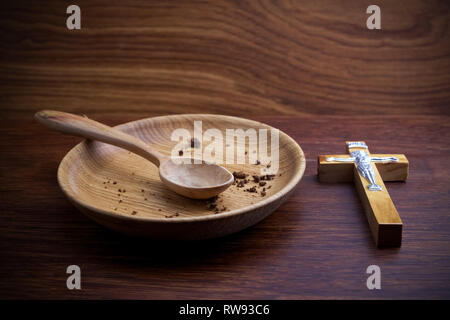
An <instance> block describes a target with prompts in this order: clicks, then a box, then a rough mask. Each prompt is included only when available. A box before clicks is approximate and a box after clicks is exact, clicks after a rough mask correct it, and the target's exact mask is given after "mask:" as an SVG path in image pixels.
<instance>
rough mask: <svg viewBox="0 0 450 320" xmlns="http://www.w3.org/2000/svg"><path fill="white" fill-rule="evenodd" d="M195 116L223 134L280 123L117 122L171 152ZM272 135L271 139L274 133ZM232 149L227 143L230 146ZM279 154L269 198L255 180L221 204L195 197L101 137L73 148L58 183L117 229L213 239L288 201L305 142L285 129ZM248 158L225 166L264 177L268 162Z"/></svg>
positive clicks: (215, 118)
mask: <svg viewBox="0 0 450 320" xmlns="http://www.w3.org/2000/svg"><path fill="white" fill-rule="evenodd" d="M194 120H202V122H203V128H202V129H203V132H205V131H206V130H207V129H209V128H217V129H219V130H220V131H222V133H223V135H224V137H225V130H226V129H238V128H242V129H243V130H247V129H248V128H254V129H256V130H257V131H258V129H260V128H266V129H273V128H272V127H270V126H268V125H265V124H262V123H260V122H255V121H251V120H247V119H242V118H236V117H229V116H221V115H205V114H201V115H199V114H190V115H173V116H164V117H156V118H149V119H142V120H138V121H133V122H129V123H124V124H121V125H119V126H117V127H116V128H118V129H120V130H122V131H124V132H127V133H129V134H131V135H134V136H136V137H139V138H140V139H142V140H143V141H145V142H147V143H149V144H150V145H151V146H152V147H154V148H155V149H157V150H158V151H160V152H162V153H164V154H167V155H169V154H171V151H172V149H173V148H174V147H175V146H176V145H177V144H178V142H174V141H171V134H172V132H173V130H175V129H177V128H184V129H187V130H188V131H190V132H191V134H192V135H193V127H194ZM268 131H269V132H270V130H268ZM268 137H269V139H270V135H268ZM260 139H262V137H260ZM269 141H270V140H269ZM249 143H250V142H249V141H248V139H247V143H246V145H237V148H245V150H251V148H249V147H250V146H249ZM203 147H205V145H204V146H203ZM225 148H226V145H225V142H224V151H225ZM182 150H183V153H184V156H186V155H187V154H188V153H189V152H193V150H194V149H192V148H191V145H190V143H188V144H186V145H183V146H182ZM269 150H270V146H269ZM271 151H274V150H271ZM236 153H237V152H236ZM279 160H280V162H279V171H278V173H277V174H276V176H275V177H274V179H273V180H270V181H267V183H266V185H265V186H264V187H265V188H266V189H265V190H266V194H265V196H262V194H261V192H262V190H263V188H264V187H261V186H259V185H258V184H256V183H254V182H249V183H247V184H246V185H245V187H241V188H239V187H238V186H237V185H232V186H231V187H230V188H229V189H227V190H226V191H225V192H223V193H222V194H220V196H219V198H218V199H217V200H216V201H215V204H216V205H215V206H214V205H211V203H210V202H209V201H205V200H192V199H188V198H185V197H182V196H180V195H178V194H176V193H174V192H172V191H170V190H169V189H168V188H167V187H165V185H164V184H163V183H162V182H161V181H160V179H159V176H158V169H157V168H156V166H154V165H153V164H152V163H150V162H149V161H147V160H144V159H143V158H141V157H139V156H137V155H134V154H132V153H130V152H128V151H126V150H123V149H120V148H117V147H114V146H111V145H107V144H104V143H101V142H96V141H88V140H86V141H83V142H81V143H80V144H78V145H77V146H75V147H74V148H73V149H72V150H70V151H69V153H68V154H67V155H66V156H65V157H64V159H63V160H62V161H61V164H60V166H59V169H58V182H59V185H60V186H61V188H62V190H63V192H64V193H65V194H66V196H67V197H68V199H69V200H70V201H71V202H72V203H73V204H74V205H75V206H76V207H77V208H79V209H80V210H81V211H82V212H83V213H85V214H86V215H87V216H88V217H90V218H92V219H93V220H95V221H96V222H98V223H99V224H102V225H104V226H106V227H108V228H110V229H112V230H115V231H118V232H122V233H125V234H129V235H133V236H146V237H152V238H160V239H206V238H214V237H220V236H224V235H227V234H231V233H233V232H237V231H240V230H242V229H245V228H247V227H249V226H252V225H254V224H255V223H257V222H259V221H261V220H262V219H264V218H265V217H267V216H268V215H269V214H270V213H272V212H273V211H274V210H276V209H277V208H278V207H279V206H280V205H281V204H282V203H283V202H284V201H285V200H286V198H287V197H288V195H289V194H290V193H291V192H292V191H293V189H294V188H295V186H296V185H297V184H298V183H299V181H300V179H301V178H302V176H303V172H304V170H305V157H304V154H303V151H302V149H301V148H300V147H299V145H298V144H297V143H296V142H295V141H294V140H292V138H290V137H289V136H288V135H286V134H285V133H283V132H281V131H280V132H279ZM245 162H246V164H233V165H228V164H223V165H224V166H225V167H226V168H227V169H228V170H230V171H231V172H234V171H243V172H245V173H247V174H249V175H250V176H249V178H250V180H252V179H251V176H252V175H261V171H260V170H261V168H263V167H265V166H263V165H262V164H260V165H256V164H255V163H249V160H248V152H247V156H246V161H245ZM252 186H255V187H256V189H257V192H256V193H252V192H248V191H245V189H248V188H251V187H252ZM217 210H218V211H219V212H217ZM280 218H282V217H280Z"/></svg>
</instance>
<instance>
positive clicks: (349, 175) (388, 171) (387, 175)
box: [318, 141, 409, 247]
mask: <svg viewBox="0 0 450 320" xmlns="http://www.w3.org/2000/svg"><path fill="white" fill-rule="evenodd" d="M346 144H347V148H348V151H349V155H320V156H319V164H318V175H319V181H320V182H348V181H354V183H355V186H356V190H357V191H358V194H359V197H360V198H361V202H362V205H363V207H364V210H365V212H366V217H367V220H368V221H369V226H370V230H371V232H372V235H373V238H374V240H375V244H376V246H377V247H400V246H401V243H402V220H401V219H400V216H399V215H398V212H397V209H395V206H394V203H393V202H392V200H391V197H390V196H389V193H388V191H387V189H386V186H385V185H384V182H383V181H405V180H406V179H407V178H408V167H409V163H408V159H406V157H405V155H403V154H395V155H386V154H374V155H371V154H370V152H369V148H368V147H367V145H366V143H365V142H364V141H347V142H346Z"/></svg>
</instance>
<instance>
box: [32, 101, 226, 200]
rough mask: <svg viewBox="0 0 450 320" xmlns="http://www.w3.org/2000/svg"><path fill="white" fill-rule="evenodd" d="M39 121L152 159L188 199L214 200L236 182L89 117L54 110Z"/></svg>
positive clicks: (221, 169)
mask: <svg viewBox="0 0 450 320" xmlns="http://www.w3.org/2000/svg"><path fill="white" fill-rule="evenodd" d="M35 118H36V119H37V120H38V121H39V122H40V123H42V124H43V125H45V126H47V127H49V128H50V129H53V130H56V131H60V132H63V133H67V134H70V135H75V136H80V137H84V138H88V139H92V140H98V141H101V142H104V143H108V144H112V145H114V146H117V147H120V148H123V149H126V150H128V151H131V152H133V153H135V154H137V155H140V156H141V157H143V158H145V159H147V160H150V161H151V162H152V163H153V164H154V165H156V166H157V167H159V177H160V178H161V180H162V181H163V182H164V183H165V184H166V185H167V187H168V188H169V189H171V190H173V191H175V192H176V193H178V194H181V195H183V196H185V197H188V198H193V199H208V198H211V197H214V196H216V195H218V194H219V193H221V192H223V191H225V190H226V189H227V188H228V187H229V186H230V185H231V184H232V183H233V181H234V177H233V175H232V174H231V173H230V172H229V171H228V170H227V169H225V168H224V167H221V166H219V165H216V164H210V163H207V162H205V161H202V163H201V164H191V163H190V161H189V163H188V164H185V163H183V162H182V161H180V162H182V163H181V164H178V163H176V162H175V161H172V160H173V159H171V157H168V156H165V155H163V154H161V153H159V152H157V151H156V150H153V149H152V148H150V147H149V146H148V145H147V144H146V143H144V142H143V141H142V140H139V139H137V138H135V137H133V136H131V135H129V134H126V133H124V132H122V131H119V130H117V129H114V128H111V127H109V126H107V125H104V124H102V123H100V122H97V121H94V120H91V119H89V118H85V117H80V116H77V115H74V114H70V113H65V112H59V111H51V110H43V111H39V112H37V113H36V114H35ZM178 159H180V160H183V159H182V158H178Z"/></svg>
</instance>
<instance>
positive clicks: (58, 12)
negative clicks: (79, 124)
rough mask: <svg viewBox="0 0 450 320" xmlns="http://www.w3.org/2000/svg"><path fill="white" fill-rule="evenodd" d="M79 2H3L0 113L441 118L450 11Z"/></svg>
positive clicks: (394, 4)
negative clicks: (373, 12) (376, 19)
mask: <svg viewBox="0 0 450 320" xmlns="http://www.w3.org/2000/svg"><path fill="white" fill-rule="evenodd" d="M77 4H78V5H79V6H80V8H81V11H82V13H81V14H82V26H81V30H79V31H70V30H68V29H67V28H66V25H65V20H66V17H67V15H66V13H65V12H66V7H67V3H65V2H61V1H57V0H54V1H45V3H43V2H42V1H21V0H18V1H2V4H1V8H0V9H1V10H0V17H1V19H0V40H1V41H0V59H1V60H0V72H1V74H2V76H1V80H0V88H1V91H0V95H1V107H2V110H3V111H7V112H21V111H28V110H30V109H32V110H33V111H37V110H38V109H39V108H48V109H59V108H61V107H64V108H65V111H69V112H77V113H86V114H92V112H104V111H110V112H114V113H124V114H127V113H129V112H133V113H134V114H140V117H145V116H148V115H149V114H159V115H163V114H168V113H186V112H187V110H189V112H196V113H221V114H223V113H226V114H230V115H237V116H239V115H240V114H241V112H242V110H246V114H247V115H257V114H259V113H260V112H261V110H264V112H265V113H266V114H267V113H268V114H272V115H280V114H284V115H301V114H322V113H324V112H326V113H332V114H352V113H353V112H354V111H353V110H357V112H359V113H363V114H373V113H378V114H380V113H382V114H403V113H404V112H406V111H407V112H408V113H409V114H440V113H445V114H449V108H448V105H449V103H450V72H449V69H450V59H449V53H450V45H449V43H450V30H449V24H448V21H450V11H449V3H448V1H418V0H417V1H410V0H399V1H388V0H380V1H378V2H377V5H379V6H380V7H381V8H382V31H373V30H367V28H366V24H365V22H366V18H367V16H368V15H367V14H366V13H365V12H366V8H367V6H368V4H367V3H366V2H365V1H345V2H343V3H340V4H339V5H337V4H336V2H335V1H334V0H322V1H287V0H286V1H267V0H264V1H256V0H250V1H239V0H236V1H176V2H175V1H169V2H166V1H92V0H89V1H87V0H81V1H78V2H77ZM319 106H320V108H319Z"/></svg>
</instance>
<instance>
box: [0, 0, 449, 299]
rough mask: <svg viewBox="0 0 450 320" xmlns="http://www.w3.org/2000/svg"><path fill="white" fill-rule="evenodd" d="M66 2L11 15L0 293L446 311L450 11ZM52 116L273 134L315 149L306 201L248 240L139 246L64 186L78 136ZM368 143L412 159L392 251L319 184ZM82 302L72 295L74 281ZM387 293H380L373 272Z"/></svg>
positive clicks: (3, 63)
mask: <svg viewBox="0 0 450 320" xmlns="http://www.w3.org/2000/svg"><path fill="white" fill-rule="evenodd" d="M77 4H78V5H80V7H81V10H82V30H80V31H79V32H78V31H76V32H75V31H69V30H67V29H66V27H65V19H66V14H65V10H66V6H67V5H68V3H64V2H61V1H56V0H55V1H45V2H44V1H22V0H17V1H2V2H1V4H0V7H1V10H0V17H1V19H0V40H1V41H0V71H1V76H0V115H1V117H0V147H1V150H2V151H1V157H0V177H1V183H0V197H1V198H0V200H1V203H2V209H1V214H0V261H1V262H0V297H1V298H45V299H47V298H54V299H61V298H67V299H72V298H100V299H103V298H134V299H145V298H149V299H152V298H153V299H164V298H167V299H174V298H175V299H180V298H189V299H196V298H205V299H208V298H236V299H239V298H243V299H245V298H249V297H251V298H278V299H281V298H291V299H295V298H331V299H333V298H425V299H429V298H450V288H449V283H450V246H449V242H450V217H449V215H448V208H449V197H448V194H449V188H448V186H449V185H450V178H449V177H450V172H449V166H448V159H449V157H450V149H449V145H450V143H449V142H450V134H449V132H450V125H449V123H450V118H449V114H450V113H449V110H450V90H449V89H450V72H449V70H450V55H449V52H450V28H449V23H448V21H449V20H450V19H449V4H448V1H419V0H411V1H405V0H400V1H377V4H378V5H379V6H380V7H381V9H382V28H383V30H382V31H381V32H378V31H369V30H367V29H366V28H365V19H366V16H367V15H366V14H365V9H366V6H367V5H368V3H365V2H364V1H342V2H340V3H339V5H337V4H336V1H332V0H329V1H325V0H323V1H214V2H207V1H205V2H200V1H195V2H187V1H176V2H175V1H170V2H166V1H152V2H150V1H139V2H138V1H130V0H127V1H77ZM43 108H51V109H57V110H61V111H67V112H76V113H80V114H82V113H85V114H89V115H91V116H92V117H95V119H97V120H99V121H103V122H105V123H108V124H111V125H115V124H120V123H124V122H127V121H132V120H137V119H140V118H146V117H150V116H155V115H164V114H172V113H191V112H192V113H194V112H195V113H220V114H228V115H235V116H241V117H246V118H251V119H254V120H259V121H263V122H265V123H268V124H269V125H272V126H275V127H278V128H280V129H281V130H283V131H285V132H286V133H287V134H289V135H290V136H292V137H293V138H294V139H295V140H296V141H297V142H298V143H299V144H300V145H301V146H302V148H303V150H304V151H305V154H306V158H307V170H306V172H305V176H304V177H303V179H302V181H301V183H300V185H299V187H298V188H296V189H295V191H294V193H293V195H292V197H291V198H290V200H289V201H287V202H286V203H285V204H284V205H283V206H281V207H280V208H279V209H278V210H277V211H276V212H275V213H274V214H273V215H271V216H270V217H268V218H267V219H266V220H264V221H263V222H261V223H260V224H258V225H256V226H255V227H253V228H250V229H248V230H246V231H244V232H240V233H238V234H235V235H233V236H230V237H226V238H223V239H217V240H214V241H208V242H198V243H195V244H192V243H187V244H184V243H167V242H136V241H135V240H132V239H129V238H125V237H123V236H120V235H118V234H116V233H113V232H110V231H108V230H106V229H104V228H102V227H99V226H98V225H96V224H95V223H92V221H90V220H89V219H88V218H86V217H84V216H83V215H81V214H80V213H79V212H78V211H77V210H76V208H74V207H73V206H72V205H71V204H70V203H68V202H67V200H66V199H65V197H64V195H63V194H62V193H61V192H60V190H59V188H58V185H57V181H56V170H57V167H58V164H59V162H60V161H61V159H62V157H63V156H64V155H65V154H66V153H67V152H68V151H69V150H70V148H72V147H73V146H74V145H75V144H76V143H78V142H79V141H80V139H77V138H74V137H68V136H61V135H60V134H58V133H54V132H49V131H48V130H46V129H45V128H42V126H40V125H39V124H37V123H36V122H35V121H34V120H33V114H34V113H35V112H36V111H38V110H40V109H43ZM351 139H364V140H365V141H366V142H367V143H368V144H369V145H370V148H371V151H372V152H373V153H374V154H376V153H389V154H391V153H404V154H405V155H406V156H407V157H408V160H409V161H410V176H409V177H408V181H407V182H405V183H403V182H400V183H399V182H395V183H387V184H386V186H387V188H389V193H390V195H391V197H392V199H393V201H394V202H395V204H396V206H397V209H398V210H399V212H401V214H402V220H403V223H404V230H403V244H402V247H401V248H400V249H386V250H378V249H376V248H375V245H374V244H373V241H372V238H371V235H370V231H369V227H368V224H367V221H366V218H365V216H364V213H363V208H362V206H361V204H360V201H359V199H358V197H357V194H356V190H355V188H354V186H353V184H351V183H348V184H345V183H344V184H341V185H340V186H339V187H336V186H333V185H327V184H322V183H319V182H318V180H317V165H316V163H317V155H319V154H326V153H329V152H331V151H330V150H335V152H336V153H346V150H345V148H344V146H343V144H342V142H343V141H345V140H351ZM71 264H78V265H79V266H80V267H81V269H82V288H83V289H82V290H81V291H69V290H67V289H66V286H65V283H66V276H67V275H66V273H65V271H66V268H67V266H68V265H71ZM371 264H377V265H379V266H380V267H381V272H382V290H377V291H375V290H373V291H369V290H367V288H366V279H367V275H366V274H365V271H366V268H367V266H369V265H371Z"/></svg>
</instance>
